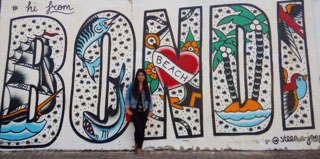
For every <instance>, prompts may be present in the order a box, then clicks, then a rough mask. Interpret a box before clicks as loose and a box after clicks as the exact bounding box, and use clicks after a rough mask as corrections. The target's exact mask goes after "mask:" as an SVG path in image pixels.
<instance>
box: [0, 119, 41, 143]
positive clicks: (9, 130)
mask: <svg viewBox="0 0 320 159" xmlns="http://www.w3.org/2000/svg"><path fill="white" fill-rule="evenodd" d="M46 123H47V121H46V120H43V121H41V122H32V123H28V122H26V120H24V121H22V122H14V121H12V122H10V123H9V124H7V125H2V126H1V129H0V139H4V140H23V139H27V138H30V137H32V136H35V135H36V134H38V133H39V132H40V131H41V130H42V129H43V128H44V127H45V125H46Z"/></svg>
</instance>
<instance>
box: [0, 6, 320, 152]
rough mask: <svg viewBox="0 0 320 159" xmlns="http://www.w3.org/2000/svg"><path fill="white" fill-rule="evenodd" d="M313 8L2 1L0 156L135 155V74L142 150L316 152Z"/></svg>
mask: <svg viewBox="0 0 320 159" xmlns="http://www.w3.org/2000/svg"><path fill="white" fill-rule="evenodd" d="M314 4H319V3H314V2H313V1H303V0H296V1H280V0H279V1H269V2H266V1H263V0H257V1H248V0H242V1H240V2H239V1H235V0H229V1H222V0H221V1H214V2H212V1H208V0H202V1H199V2H191V1H180V0H179V1H178V0H174V1H172V0H171V1H169V0H168V1H167V0H164V1H162V2H150V1H147V0H136V1H127V0H120V1H117V2H115V1H98V0H96V1H87V0H82V1H81V3H79V1H76V0H72V1H65V0H52V1H41V0H30V1H19V0H3V1H2V3H1V13H0V14H1V19H0V28H1V29H0V35H1V37H0V38H1V45H0V48H1V49H0V51H1V57H2V58H1V59H0V63H1V65H0V77H1V78H0V85H1V87H0V88H1V89H2V90H1V91H0V93H1V94H0V97H1V99H0V103H1V106H0V112H1V113H0V151H5V150H8V149H39V150H41V149H51V150H70V149H74V150H85V149H93V150H94V149H99V150H101V149H104V150H130V149H133V146H134V140H133V132H134V127H133V124H132V123H128V122H127V121H126V120H125V106H124V104H125V103H124V97H125V95H126V90H127V88H128V86H129V84H130V83H131V81H132V80H133V78H134V75H135V71H136V70H137V69H138V68H143V69H145V71H146V73H147V77H146V79H147V82H148V84H149V86H150V90H151V93H152V100H153V107H154V110H153V115H152V116H151V117H150V118H149V119H148V121H147V128H146V131H145V138H146V140H147V141H146V142H145V144H144V148H145V149H149V150H154V149H164V148H173V149H177V150H179V149H198V148H199V149H209V150H213V149H218V150H220V149H237V150H248V149H249V150H270V149H318V148H319V146H320V128H319V124H320V123H319V122H318V121H320V117H319V115H317V114H319V113H320V108H319V107H318V105H319V104H320V99H318V98H315V97H316V96H317V90H319V89H320V87H319V79H318V78H319V76H318V71H319V70H318V69H317V64H316V60H315V59H316V58H317V54H318V53H319V51H318V50H317V49H315V46H314V44H316V41H315V38H314V37H315V35H314V34H319V33H318V32H314V31H313V30H316V27H315V25H314V24H313V21H312V19H313V16H314V15H313V14H312V13H311V12H306V10H312V9H313V7H314V6H313V5H314ZM317 36H319V35H317Z"/></svg>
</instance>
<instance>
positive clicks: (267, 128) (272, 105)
mask: <svg viewBox="0 0 320 159" xmlns="http://www.w3.org/2000/svg"><path fill="white" fill-rule="evenodd" d="M238 5H241V6H249V7H252V8H255V9H257V10H258V11H260V12H261V13H262V14H264V15H265V17H266V20H267V22H268V27H269V32H268V33H269V34H270V39H269V43H270V48H269V50H270V59H269V60H270V68H271V71H270V72H271V75H270V76H271V77H270V78H271V117H270V122H269V123H268V125H267V126H266V127H265V129H263V130H261V131H259V132H253V133H250V132H244V133H217V132H216V127H215V125H216V122H215V111H214V110H215V109H214V100H213V95H214V94H213V90H212V83H213V81H212V62H211V59H212V56H213V55H212V52H211V51H212V45H211V43H212V29H213V26H212V18H213V17H212V14H213V12H212V9H213V8H219V7H230V6H238ZM209 12H210V19H209V32H210V37H209V44H210V50H209V52H210V58H209V64H210V68H209V70H210V72H209V74H210V75H209V76H210V95H211V103H212V107H211V108H212V111H211V113H212V122H213V135H214V136H237V135H257V134H263V133H265V132H267V131H268V130H269V129H270V127H271V125H272V123H273V115H274V114H273V112H274V97H272V95H273V92H274V88H273V84H274V82H273V81H274V79H273V61H272V37H271V36H272V35H271V33H272V32H271V27H270V21H269V18H268V16H267V14H265V12H264V11H263V10H261V9H260V8H258V7H257V6H255V5H252V4H247V3H234V4H223V5H212V6H210V11H209ZM238 28H241V29H242V30H243V32H244V35H246V32H245V30H244V29H243V28H242V27H240V26H236V29H237V30H236V32H238ZM236 39H237V40H238V36H236ZM244 39H246V36H244ZM244 41H245V40H244ZM237 48H238V47H237ZM244 54H245V55H244V57H245V58H246V56H247V55H246V43H245V42H244ZM238 58H239V57H237V59H238ZM244 65H245V66H246V65H247V64H246V60H244ZM237 67H238V68H239V62H238V60H237ZM246 72H247V70H246V69H245V73H246ZM237 76H238V77H239V72H238V71H237ZM246 76H247V74H246ZM246 79H247V78H246ZM237 84H238V87H240V85H239V80H237ZM245 84H246V87H245V89H246V93H247V94H246V98H248V90H247V87H248V86H247V80H245ZM238 92H240V89H239V88H238ZM239 98H240V93H239Z"/></svg>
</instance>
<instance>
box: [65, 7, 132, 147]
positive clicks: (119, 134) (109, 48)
mask: <svg viewBox="0 0 320 159" xmlns="http://www.w3.org/2000/svg"><path fill="white" fill-rule="evenodd" d="M105 12H111V13H116V15H115V16H122V17H123V18H124V19H125V20H127V22H128V24H129V26H130V28H131V31H132V35H133V37H132V38H133V39H132V40H133V61H132V63H133V66H132V77H134V71H135V62H136V61H135V56H136V37H135V32H134V28H133V26H132V23H131V21H130V20H129V19H128V18H127V17H126V16H125V15H124V14H122V13H120V12H117V11H114V10H103V11H100V12H96V13H93V14H91V15H90V16H89V17H88V18H87V19H86V20H85V21H84V23H83V24H82V25H81V26H80V28H79V29H78V30H79V32H78V33H77V36H76V38H75V42H76V41H77V39H78V37H79V33H80V31H81V29H82V27H83V26H84V25H85V24H86V23H87V22H88V21H89V20H90V19H91V18H92V17H95V16H96V15H98V14H101V13H105ZM104 36H108V37H109V40H108V45H109V47H108V53H107V55H109V57H111V56H110V55H111V54H112V51H111V41H112V38H110V37H111V36H110V35H109V33H106V34H104ZM103 39H104V37H102V43H103ZM76 47H77V46H76V44H74V52H76ZM102 47H103V45H102V46H101V50H102ZM101 57H102V54H101ZM101 57H100V58H101ZM76 58H77V55H76V54H74V58H73V71H72V81H74V79H75V66H76V63H75V62H76ZM108 65H109V67H108V74H107V80H108V81H109V72H110V68H111V67H110V58H108ZM101 66H102V60H101V64H100V68H101ZM101 73H102V72H101ZM99 78H101V76H100V77H99ZM101 82H102V81H101V80H100V81H99V86H100V87H99V91H101ZM109 82H110V81H109ZM109 82H107V86H106V87H107V88H106V91H107V92H108V91H109ZM74 87H75V84H74V82H72V86H71V96H70V114H69V118H70V120H69V121H70V124H71V127H72V129H73V131H74V132H75V133H76V134H77V135H78V136H79V137H80V138H81V139H84V140H85V141H88V142H90V143H108V142H110V141H113V140H115V139H117V138H118V137H119V136H121V135H122V134H123V132H124V131H125V130H126V129H127V127H128V126H129V123H126V125H125V126H124V128H123V129H122V130H121V131H120V132H119V133H118V134H116V135H114V136H112V137H110V138H109V139H107V140H105V141H96V140H93V139H90V138H85V137H84V136H83V135H82V134H81V133H79V132H78V131H77V129H76V128H75V126H74V124H73V122H72V119H73V118H72V107H73V105H72V104H73V103H72V101H73V92H74ZM124 90H125V88H124V89H123V91H124ZM100 99H101V94H100V93H99V97H98V108H97V109H98V115H99V113H100V111H99V110H100V109H99V108H100ZM106 101H108V95H107V94H106Z"/></svg>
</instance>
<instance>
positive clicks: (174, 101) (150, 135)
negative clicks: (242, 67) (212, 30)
mask: <svg viewBox="0 0 320 159" xmlns="http://www.w3.org/2000/svg"><path fill="white" fill-rule="evenodd" d="M178 21H179V25H178V26H179V27H178V30H179V33H178V41H177V43H176V41H175V40H174V35H173V33H172V28H171V25H170V22H169V18H168V15H167V11H166V10H150V11H145V15H144V29H143V30H144V41H143V44H144V47H143V65H144V68H145V70H146V72H147V81H148V82H149V84H150V87H151V88H150V89H151V92H152V99H153V103H154V106H153V107H154V111H153V114H154V115H153V116H152V119H151V120H149V121H148V122H147V129H146V132H145V136H146V138H147V139H161V138H166V123H167V114H166V107H167V105H168V106H169V109H170V114H171V121H172V124H173V127H174V132H175V135H176V137H177V138H193V137H201V136H203V126H202V121H203V119H202V111H203V105H202V103H203V101H202V82H201V81H202V80H201V78H202V71H201V60H200V59H201V45H202V43H201V39H202V37H201V36H202V8H201V7H190V8H180V10H179V19H178ZM155 52H157V53H159V54H161V55H162V56H165V57H167V58H168V59H169V60H171V62H172V63H174V65H175V66H174V69H175V70H178V71H179V70H184V71H186V72H188V73H190V74H193V75H194V76H193V78H192V79H191V80H189V81H186V82H185V83H179V82H178V81H177V80H176V79H175V78H179V77H175V76H172V75H169V74H168V73H167V72H165V70H162V69H161V68H160V67H156V66H155V65H156V64H155V63H156V61H152V59H153V58H152V56H153V54H154V53H155ZM172 67H173V66H170V68H172ZM173 74H174V73H173ZM167 101H168V102H169V103H167Z"/></svg>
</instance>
